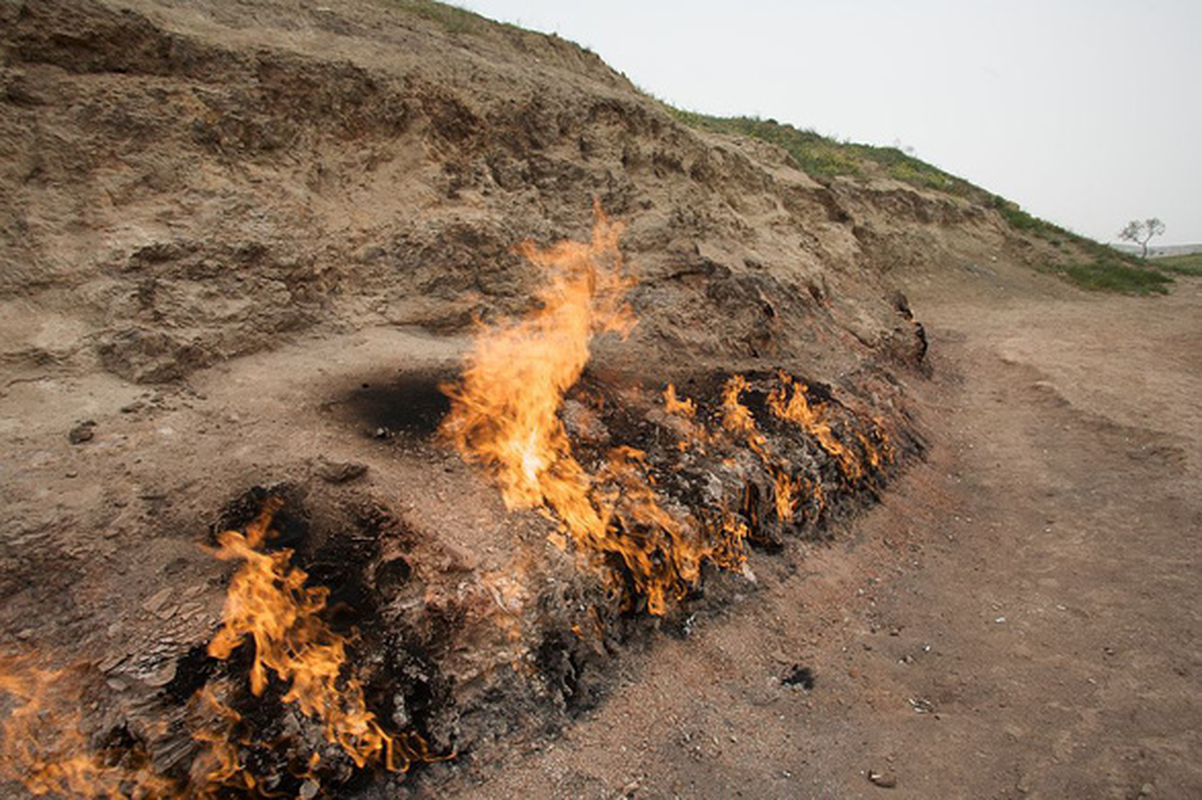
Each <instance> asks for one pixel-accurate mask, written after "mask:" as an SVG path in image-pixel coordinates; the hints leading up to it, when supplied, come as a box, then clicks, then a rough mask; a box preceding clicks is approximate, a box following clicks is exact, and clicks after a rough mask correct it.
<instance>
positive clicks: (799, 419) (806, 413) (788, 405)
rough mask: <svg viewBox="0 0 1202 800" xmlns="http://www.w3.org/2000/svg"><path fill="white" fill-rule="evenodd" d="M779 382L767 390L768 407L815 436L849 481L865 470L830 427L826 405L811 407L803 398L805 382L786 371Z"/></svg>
mask: <svg viewBox="0 0 1202 800" xmlns="http://www.w3.org/2000/svg"><path fill="white" fill-rule="evenodd" d="M779 377H780V386H778V387H776V388H774V389H773V390H772V391H771V392H770V393H769V394H768V401H767V405H768V409H769V410H770V411H771V412H772V413H773V414H775V415H776V416H778V417H780V418H781V419H785V420H789V421H790V422H793V423H795V424H797V425H799V426H801V428H802V429H803V430H804V431H805V432H806V433H808V434H809V435H810V436H813V437H814V438H815V439H817V440H818V444H819V446H820V447H822V449H823V450H824V451H825V452H826V453H827V455H830V456H832V457H833V458H835V459H836V460H837V461H838V463H839V469H840V471H842V473H843V475H844V477H846V478H847V479H848V480H849V481H853V482H854V481H856V480H859V478H860V477H861V476H862V475H863V474H864V470H863V467H862V466H861V464H860V460H859V458H858V457H857V456H856V454H855V453H853V452H852V451H851V450H850V449H848V448H847V447H845V446H844V444H843V443H842V442H841V441H839V439H838V438H837V437H836V436H835V434H834V432H833V431H832V430H831V425H830V422H829V421H828V420H827V419H826V413H825V409H823V408H822V407H821V406H819V407H818V408H817V409H815V408H814V407H812V406H811V405H810V403H809V401H808V400H807V399H806V385H805V384H804V383H800V384H799V383H797V382H796V381H795V380H793V378H792V376H790V375H788V374H787V373H784V372H781V373H780V376H779Z"/></svg>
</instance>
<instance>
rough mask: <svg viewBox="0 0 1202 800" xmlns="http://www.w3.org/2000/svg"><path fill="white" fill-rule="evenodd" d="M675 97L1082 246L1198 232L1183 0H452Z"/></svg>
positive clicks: (1200, 2) (1189, 23) (1201, 46)
mask: <svg viewBox="0 0 1202 800" xmlns="http://www.w3.org/2000/svg"><path fill="white" fill-rule="evenodd" d="M460 4H461V5H462V6H463V7H465V8H470V9H472V10H473V11H476V12H478V13H480V14H483V15H484V16H487V17H490V18H492V19H499V20H502V21H506V22H515V23H518V24H520V25H521V26H522V27H525V28H532V29H534V30H541V31H545V32H548V33H558V34H559V35H560V36H562V37H564V38H566V39H571V40H572V41H575V42H577V43H579V44H582V45H584V46H586V47H589V48H590V49H592V50H594V51H596V52H597V53H599V54H600V55H601V57H602V58H604V59H605V60H606V62H608V63H609V64H610V65H611V66H612V67H614V68H615V69H618V70H620V71H621V72H624V73H626V76H627V77H629V78H630V79H631V80H632V81H633V82H634V83H635V84H637V85H638V86H640V87H641V88H643V89H645V90H647V91H648V92H651V93H652V94H654V95H656V96H657V97H660V98H662V99H664V100H666V101H668V102H670V103H672V104H674V105H676V106H679V107H682V108H686V109H689V110H693V111H701V112H705V113H710V114H719V115H736V114H755V115H759V116H762V117H772V118H774V119H777V120H779V121H781V122H789V123H792V124H794V125H796V126H797V127H800V128H811V129H813V130H815V131H817V132H819V133H822V134H826V135H828V136H834V137H837V138H840V139H847V140H851V141H857V142H866V143H868V144H877V145H896V146H902V147H907V148H913V151H914V154H915V155H917V156H918V157H919V158H922V159H923V160H925V161H928V162H930V163H932V164H935V165H936V166H939V167H941V168H943V169H946V170H948V171H949V172H952V173H954V174H956V175H960V176H961V177H964V178H967V179H968V180H970V181H972V182H974V183H976V184H979V185H981V186H983V187H985V188H986V189H989V190H991V191H993V192H996V193H998V194H1001V195H1004V196H1006V197H1008V198H1010V199H1011V200H1014V201H1016V202H1018V203H1019V204H1021V205H1022V206H1023V207H1024V208H1026V209H1027V210H1028V211H1030V212H1032V213H1034V214H1036V215H1038V216H1041V217H1044V218H1047V219H1050V220H1052V221H1053V222H1056V223H1058V224H1060V225H1063V226H1065V227H1068V228H1071V229H1072V230H1075V231H1077V232H1079V233H1084V234H1086V235H1088V236H1092V237H1094V238H1096V239H1099V240H1101V241H1110V240H1113V239H1115V238H1116V234H1117V232H1118V230H1119V229H1120V228H1122V227H1123V225H1124V223H1125V222H1126V221H1127V220H1129V219H1133V218H1141V219H1142V218H1144V217H1148V216H1157V217H1160V219H1162V220H1163V221H1164V222H1165V224H1166V226H1167V228H1168V230H1167V232H1166V234H1165V235H1164V236H1163V237H1161V238H1159V239H1157V240H1155V242H1156V243H1157V244H1173V243H1178V244H1186V243H1202V195H1200V193H1199V191H1200V189H1199V187H1200V186H1202V85H1199V84H1200V83H1202V0H1130V1H1129V2H1119V1H1118V0H1094V2H1085V0H1081V1H1080V2H1077V1H1075V0H1042V2H1040V1H1039V0H1008V1H1007V2H1004V3H1003V2H985V1H984V0H959V2H952V0H894V1H893V2H889V1H888V0H842V1H841V0H801V1H800V2H783V1H782V0H742V2H711V1H709V0H640V1H639V2H632V1H631V0H609V2H605V3H593V2H586V3H570V2H564V0H466V2H462V3H460Z"/></svg>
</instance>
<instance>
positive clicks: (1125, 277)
mask: <svg viewBox="0 0 1202 800" xmlns="http://www.w3.org/2000/svg"><path fill="white" fill-rule="evenodd" d="M1054 269H1055V270H1056V271H1057V272H1058V273H1060V274H1061V275H1063V276H1064V277H1065V278H1067V279H1068V281H1069V283H1072V284H1074V285H1076V286H1079V287H1081V288H1082V289H1088V290H1090V291H1094V292H1121V293H1122V294H1168V293H1169V285H1170V284H1171V283H1173V279H1172V278H1171V277H1169V276H1168V275H1165V274H1164V273H1163V272H1160V271H1159V270H1157V269H1155V268H1153V267H1150V266H1146V267H1136V266H1132V265H1131V264H1129V263H1126V262H1123V261H1114V260H1105V261H1094V262H1091V263H1086V264H1069V265H1068V266H1063V267H1055V268H1054Z"/></svg>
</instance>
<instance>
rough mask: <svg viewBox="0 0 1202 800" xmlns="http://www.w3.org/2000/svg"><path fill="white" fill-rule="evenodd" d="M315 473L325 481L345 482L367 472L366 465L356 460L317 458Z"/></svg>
mask: <svg viewBox="0 0 1202 800" xmlns="http://www.w3.org/2000/svg"><path fill="white" fill-rule="evenodd" d="M317 474H318V475H319V476H320V477H321V479H322V480H323V481H325V482H326V483H346V482H348V481H353V480H355V479H356V478H361V477H363V476H364V475H365V474H367V465H366V464H362V463H360V462H358V461H327V460H326V459H325V458H318V459H317Z"/></svg>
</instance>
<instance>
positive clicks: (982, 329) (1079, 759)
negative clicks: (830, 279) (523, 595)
mask: <svg viewBox="0 0 1202 800" xmlns="http://www.w3.org/2000/svg"><path fill="white" fill-rule="evenodd" d="M910 292H911V296H912V299H913V300H914V307H915V309H916V311H917V312H918V313H919V315H920V317H921V318H922V319H923V320H924V322H925V323H926V325H927V331H928V332H929V334H930V336H931V341H932V348H931V349H932V358H933V364H934V372H935V376H934V378H933V379H932V380H931V381H930V382H922V381H917V382H913V383H912V385H911V386H910V389H911V390H912V391H914V392H915V393H916V394H918V395H921V396H922V397H923V398H924V399H925V405H926V408H927V412H926V414H927V419H926V422H927V424H928V425H930V426H931V427H932V428H934V429H936V430H937V431H938V433H939V435H938V437H937V438H936V440H935V442H934V446H933V448H932V450H931V453H930V458H929V460H928V461H927V463H925V464H923V465H921V466H917V467H915V468H913V469H912V470H910V472H909V473H908V474H907V475H906V476H905V478H904V479H902V480H901V481H899V482H898V483H897V484H896V485H895V486H894V487H893V489H892V490H891V491H890V492H889V493H888V494H887V495H886V497H885V499H884V502H883V503H882V504H881V505H880V506H879V507H878V508H876V509H875V510H874V511H872V512H871V513H870V514H869V515H867V517H866V518H863V519H861V520H860V521H859V522H857V523H855V524H854V525H853V526H852V527H851V528H850V529H849V530H846V531H841V532H840V535H839V537H837V540H838V541H841V542H842V543H840V544H836V545H832V546H826V547H817V548H813V549H808V550H807V551H806V552H805V553H804V554H802V560H801V564H802V568H801V570H800V571H799V572H798V573H797V574H796V575H794V576H792V577H789V578H786V579H784V580H782V581H780V582H779V583H775V582H773V584H772V585H770V586H767V587H765V588H764V589H763V590H761V591H758V592H751V593H749V594H748V595H747V596H746V597H745V598H744V599H743V600H742V602H737V603H736V604H734V605H733V606H732V607H731V608H729V610H728V611H727V612H726V613H724V614H723V615H721V617H720V618H715V619H711V620H707V621H704V622H703V623H699V624H698V625H697V626H696V628H695V629H694V631H693V633H692V635H691V636H689V637H688V638H687V640H683V641H680V640H669V641H663V642H657V643H656V646H655V647H654V648H653V649H652V651H651V652H648V653H646V654H644V655H643V657H641V658H640V659H636V660H633V661H632V663H631V664H629V666H628V668H627V669H626V671H625V674H624V675H623V679H622V685H621V687H620V688H619V689H618V690H617V691H616V692H615V693H614V695H613V697H612V698H611V699H610V700H609V701H608V702H607V703H606V704H605V705H604V706H603V707H601V708H600V709H598V710H597V711H596V712H594V713H593V714H591V715H589V716H587V717H585V718H582V719H580V720H579V721H578V723H577V724H575V725H573V726H571V727H570V728H568V729H567V730H565V731H564V732H563V735H562V736H561V737H558V738H554V739H550V740H536V741H528V742H521V743H515V750H517V749H522V750H525V751H526V752H525V753H524V754H523V755H521V756H517V757H515V758H513V759H512V762H511V763H510V764H509V765H508V766H507V767H506V768H505V769H504V770H503V771H501V772H499V773H498V774H495V775H493V776H492V777H491V778H490V779H489V780H488V781H487V782H486V783H485V784H484V785H483V786H480V787H478V788H476V789H474V790H471V791H465V796H470V797H480V798H484V797H620V796H628V797H647V798H652V797H654V798H660V797H707V798H719V797H748V798H752V797H782V798H783V797H832V798H854V797H978V798H985V797H995V798H1010V797H1049V798H1055V797H1114V798H1134V797H1180V798H1185V797H1198V796H1200V795H1202V767H1200V766H1199V765H1202V742H1200V738H1199V737H1200V734H1199V730H1202V708H1200V707H1199V699H1198V676H1199V671H1200V670H1202V650H1200V649H1199V640H1200V638H1199V634H1200V633H1202V631H1200V629H1199V626H1200V621H1199V608H1202V596H1200V594H1202V590H1200V588H1199V583H1198V580H1197V575H1198V573H1197V568H1198V554H1199V544H1198V532H1199V530H1200V529H1202V506H1200V504H1199V500H1198V491H1197V487H1198V485H1199V483H1198V470H1199V464H1200V463H1202V461H1200V457H1202V420H1200V419H1199V405H1198V397H1199V396H1200V392H1202V356H1200V354H1199V350H1198V343H1199V342H1202V313H1200V312H1202V283H1200V282H1198V281H1194V280H1182V281H1180V282H1179V283H1178V285H1177V287H1176V289H1175V291H1174V293H1173V295H1171V296H1169V297H1166V298H1157V299H1151V300H1149V299H1138V298H1125V297H1098V296H1090V295H1084V294H1079V293H1076V292H1073V291H1070V290H1066V289H1065V288H1064V287H1062V286H1060V285H1057V284H1055V283H1054V282H1051V281H1045V280H1044V279H1042V278H1041V277H1040V276H1033V275H1032V274H1031V273H1029V272H1027V271H1025V270H1014V271H1013V272H1008V271H1006V270H1004V269H1002V268H1000V267H999V268H998V269H997V270H992V269H989V270H978V271H977V272H976V274H973V275H969V274H967V273H966V274H964V275H962V276H960V277H957V276H956V275H941V276H939V277H938V278H937V279H936V278H933V277H928V278H925V279H921V280H916V281H914V285H913V286H911V287H910ZM807 686H809V687H810V688H807Z"/></svg>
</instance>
